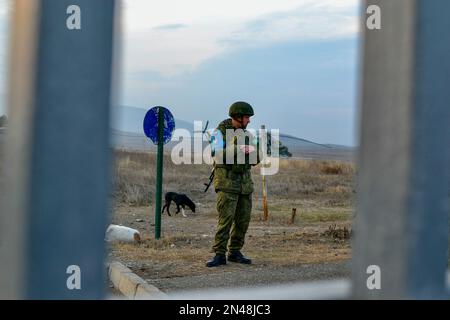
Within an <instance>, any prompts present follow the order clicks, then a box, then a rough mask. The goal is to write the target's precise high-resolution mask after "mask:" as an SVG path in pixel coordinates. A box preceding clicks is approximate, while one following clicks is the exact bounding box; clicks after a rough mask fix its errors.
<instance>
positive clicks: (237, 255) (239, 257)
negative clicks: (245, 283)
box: [228, 251, 252, 264]
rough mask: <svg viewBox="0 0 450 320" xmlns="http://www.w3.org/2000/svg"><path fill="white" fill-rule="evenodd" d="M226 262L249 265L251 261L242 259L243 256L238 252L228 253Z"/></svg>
mask: <svg viewBox="0 0 450 320" xmlns="http://www.w3.org/2000/svg"><path fill="white" fill-rule="evenodd" d="M228 261H231V262H237V263H243V264H251V263H252V260H251V259H249V258H246V257H244V255H243V254H242V253H241V252H240V251H234V252H230V254H229V255H228Z"/></svg>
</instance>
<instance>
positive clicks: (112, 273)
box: [108, 262, 167, 300]
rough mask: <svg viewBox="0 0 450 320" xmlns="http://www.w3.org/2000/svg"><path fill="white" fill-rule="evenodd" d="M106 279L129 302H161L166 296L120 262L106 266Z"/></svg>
mask: <svg viewBox="0 0 450 320" xmlns="http://www.w3.org/2000/svg"><path fill="white" fill-rule="evenodd" d="M108 277H109V279H110V280H111V282H112V284H113V285H114V287H115V288H116V289H117V290H119V291H120V292H121V293H122V294H123V295H124V296H126V297H127V298H128V299H130V300H161V299H167V295H166V294H165V293H163V292H162V291H161V290H159V289H158V288H156V287H155V286H152V285H151V284H148V283H147V282H146V281H145V280H144V279H142V278H140V277H139V276H137V275H136V274H134V273H133V271H131V270H130V269H128V268H127V267H125V266H124V265H123V264H121V263H120V262H111V263H110V264H109V265H108Z"/></svg>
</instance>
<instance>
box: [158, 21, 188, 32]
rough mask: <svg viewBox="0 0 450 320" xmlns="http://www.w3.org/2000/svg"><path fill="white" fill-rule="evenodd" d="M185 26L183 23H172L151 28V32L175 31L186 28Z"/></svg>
mask: <svg viewBox="0 0 450 320" xmlns="http://www.w3.org/2000/svg"><path fill="white" fill-rule="evenodd" d="M186 27H187V25H185V24H183V23H172V24H164V25H161V26H157V27H153V28H152V29H153V30H177V29H181V28H186Z"/></svg>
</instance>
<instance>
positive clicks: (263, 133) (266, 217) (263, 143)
mask: <svg viewBox="0 0 450 320" xmlns="http://www.w3.org/2000/svg"><path fill="white" fill-rule="evenodd" d="M266 137H267V136H266V126H265V125H262V126H261V147H262V149H263V156H265V155H266V154H267V152H266V150H267V139H266ZM265 160H266V159H265V158H264V159H262V163H261V165H262V166H264V165H265V164H264V161H265ZM262 189H263V190H262V193H263V221H267V220H269V209H268V208H267V183H266V175H265V174H263V175H262Z"/></svg>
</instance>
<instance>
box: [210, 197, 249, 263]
mask: <svg viewBox="0 0 450 320" xmlns="http://www.w3.org/2000/svg"><path fill="white" fill-rule="evenodd" d="M217 211H218V213H219V222H218V224H217V232H216V237H215V243H214V246H213V249H214V252H215V253H216V254H225V253H226V252H227V244H228V240H230V244H229V246H228V251H229V252H232V251H239V250H241V248H242V247H243V246H244V240H245V234H246V233H247V229H248V225H249V223H250V215H251V211H252V195H251V194H248V195H243V194H235V193H228V192H223V191H219V192H217ZM230 231H231V232H230Z"/></svg>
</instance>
